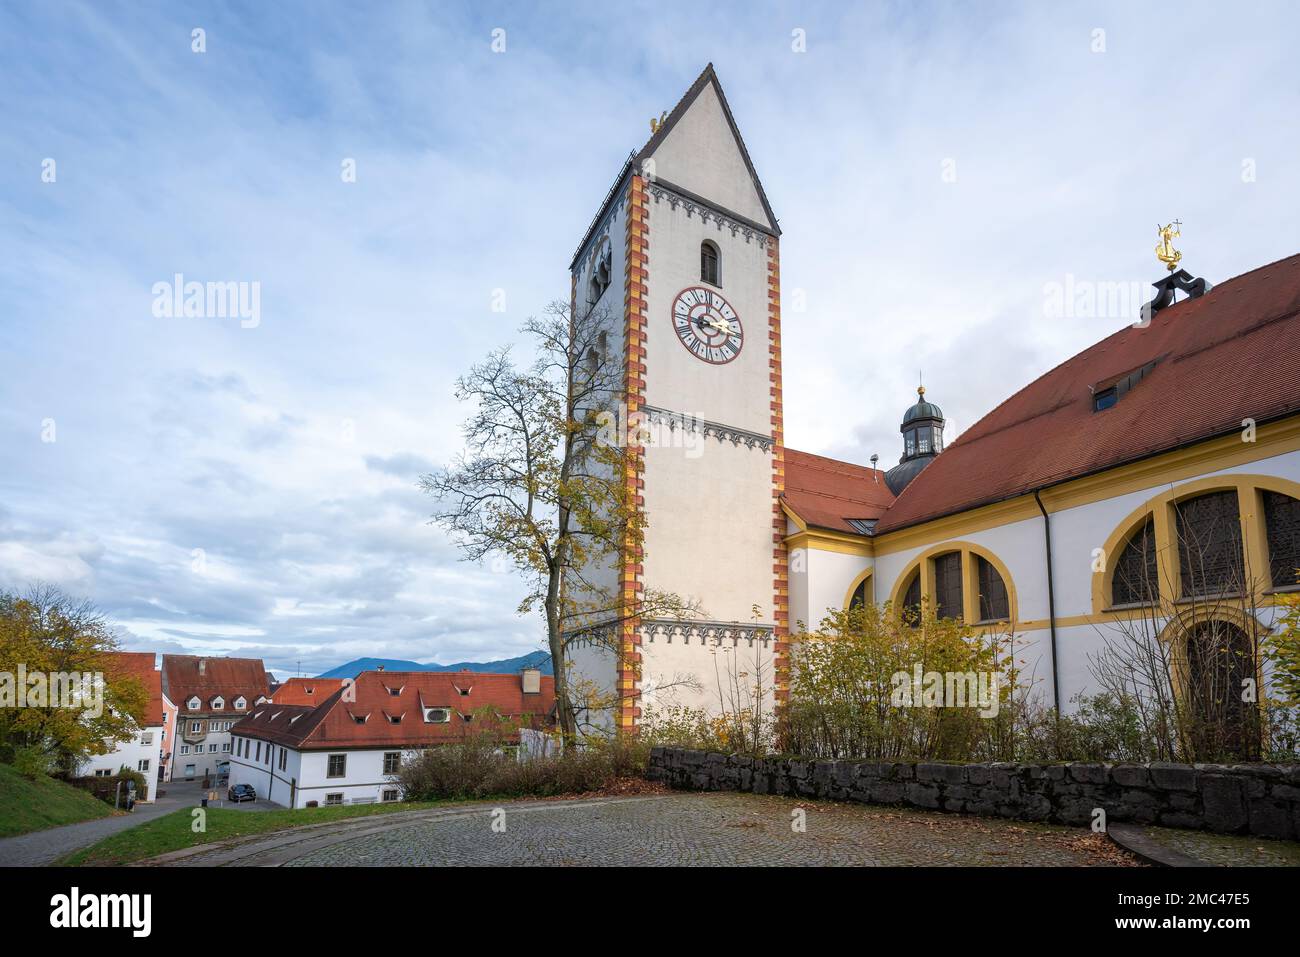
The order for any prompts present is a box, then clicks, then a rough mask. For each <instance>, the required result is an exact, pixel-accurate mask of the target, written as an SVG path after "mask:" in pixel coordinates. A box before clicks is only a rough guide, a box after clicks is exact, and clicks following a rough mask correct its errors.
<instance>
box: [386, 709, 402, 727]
mask: <svg viewBox="0 0 1300 957" xmlns="http://www.w3.org/2000/svg"><path fill="white" fill-rule="evenodd" d="M405 716H406V715H405V712H403V713H402V714H387V713H385V715H384V717H386V718H387V719H388V723H389V724H401V723H402V718H404V717H405Z"/></svg>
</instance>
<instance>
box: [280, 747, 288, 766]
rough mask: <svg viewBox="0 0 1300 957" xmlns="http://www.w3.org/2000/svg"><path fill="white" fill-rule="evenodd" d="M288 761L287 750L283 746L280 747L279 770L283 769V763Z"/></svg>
mask: <svg viewBox="0 0 1300 957" xmlns="http://www.w3.org/2000/svg"><path fill="white" fill-rule="evenodd" d="M288 763H289V752H288V751H286V750H285V749H284V748H281V749H280V770H281V771H283V770H284V768H285V765H286V764H288Z"/></svg>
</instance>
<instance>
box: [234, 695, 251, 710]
mask: <svg viewBox="0 0 1300 957" xmlns="http://www.w3.org/2000/svg"><path fill="white" fill-rule="evenodd" d="M247 707H248V702H247V701H245V700H244V698H243V696H242V695H241V696H240V697H238V698H236V699H235V710H236V711H243V710H244V709H245V708H247Z"/></svg>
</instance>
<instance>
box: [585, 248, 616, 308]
mask: <svg viewBox="0 0 1300 957" xmlns="http://www.w3.org/2000/svg"><path fill="white" fill-rule="evenodd" d="M613 268H614V253H613V250H612V249H611V248H610V245H609V242H608V240H606V241H605V242H603V243H601V245H600V247H599V248H598V249H597V251H596V257H595V259H594V260H593V262H592V264H591V291H590V300H591V304H592V305H595V304H596V303H597V302H599V301H600V297H601V296H603V295H604V294H605V290H606V289H608V288H609V283H610V274H611V272H612V271H613Z"/></svg>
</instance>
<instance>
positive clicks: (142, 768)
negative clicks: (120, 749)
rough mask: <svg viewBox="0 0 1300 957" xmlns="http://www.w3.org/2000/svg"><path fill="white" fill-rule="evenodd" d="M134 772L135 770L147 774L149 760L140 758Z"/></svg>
mask: <svg viewBox="0 0 1300 957" xmlns="http://www.w3.org/2000/svg"><path fill="white" fill-rule="evenodd" d="M136 770H137V771H143V772H145V773H146V774H147V773H148V772H149V759H148V758H141V759H140V763H139V764H138V765H136Z"/></svg>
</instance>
